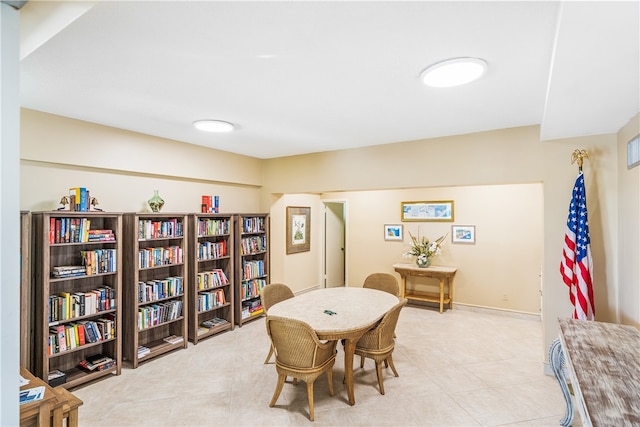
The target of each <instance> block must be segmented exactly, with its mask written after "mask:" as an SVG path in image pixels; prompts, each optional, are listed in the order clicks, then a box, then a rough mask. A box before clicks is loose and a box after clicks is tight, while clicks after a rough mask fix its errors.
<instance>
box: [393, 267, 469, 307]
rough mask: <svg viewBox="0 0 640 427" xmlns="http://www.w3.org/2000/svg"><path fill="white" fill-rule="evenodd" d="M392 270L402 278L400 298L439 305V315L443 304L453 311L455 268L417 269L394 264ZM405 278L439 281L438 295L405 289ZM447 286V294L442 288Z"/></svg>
mask: <svg viewBox="0 0 640 427" xmlns="http://www.w3.org/2000/svg"><path fill="white" fill-rule="evenodd" d="M393 268H394V269H395V270H396V272H397V273H398V274H400V277H401V278H402V283H401V285H400V298H407V299H413V300H419V301H428V302H435V303H439V304H440V313H442V310H443V308H444V305H445V304H449V309H450V310H451V309H453V276H455V274H456V271H458V269H457V268H455V267H441V266H431V267H418V266H417V265H415V264H394V265H393ZM407 276H416V277H431V278H434V279H438V280H439V281H440V293H437V294H436V293H433V292H421V291H416V290H412V289H407ZM445 285H447V293H446V294H445V292H444V288H445Z"/></svg>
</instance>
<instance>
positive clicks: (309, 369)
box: [267, 315, 337, 421]
mask: <svg viewBox="0 0 640 427" xmlns="http://www.w3.org/2000/svg"><path fill="white" fill-rule="evenodd" d="M267 333H268V334H269V337H270V338H271V342H272V343H273V347H274V348H275V354H276V372H278V383H277V385H276V390H275V392H274V393H273V398H272V399H271V402H270V403H269V407H273V406H275V404H276V401H277V400H278V397H279V396H280V392H281V391H282V388H283V386H284V383H285V381H286V379H287V376H290V377H293V378H296V379H299V380H302V381H304V382H305V383H307V399H308V400H309V419H310V420H311V421H313V383H314V382H315V380H316V378H318V377H319V376H320V375H321V374H322V373H324V372H326V373H327V380H328V382H329V394H330V395H331V396H333V395H334V392H333V365H334V364H335V361H336V343H337V342H336V341H327V342H321V341H320V340H319V339H318V335H317V334H316V332H315V331H314V330H313V329H312V328H311V326H309V325H308V324H307V323H305V322H302V321H300V320H294V319H287V318H284V317H277V316H269V315H267Z"/></svg>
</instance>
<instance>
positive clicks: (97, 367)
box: [78, 354, 117, 371]
mask: <svg viewBox="0 0 640 427" xmlns="http://www.w3.org/2000/svg"><path fill="white" fill-rule="evenodd" d="M116 363H117V361H116V360H115V359H113V358H111V357H109V356H105V355H103V354H96V355H93V356H90V357H87V358H86V359H82V360H81V361H80V363H79V364H78V366H80V367H81V368H83V369H86V370H87V371H106V370H107V369H111V368H113V367H114V366H116Z"/></svg>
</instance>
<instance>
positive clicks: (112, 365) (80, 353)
mask: <svg viewBox="0 0 640 427" xmlns="http://www.w3.org/2000/svg"><path fill="white" fill-rule="evenodd" d="M31 219H32V223H33V228H32V230H33V246H34V248H33V249H34V264H33V265H34V277H35V301H36V310H35V313H34V323H35V331H36V334H35V335H36V339H35V345H34V346H35V356H34V359H35V361H34V365H35V371H36V373H37V375H38V376H40V377H41V378H42V379H44V380H45V381H47V380H48V378H49V374H50V373H52V371H54V373H56V372H57V371H61V372H62V373H64V376H65V378H66V382H65V383H64V386H65V387H68V388H72V387H76V386H78V385H81V384H83V383H86V382H89V381H93V380H95V379H97V378H99V377H103V376H106V375H110V374H116V375H119V374H120V369H121V364H122V363H121V362H122V345H121V343H122V341H121V340H122V333H121V331H122V322H121V313H122V305H121V301H122V299H121V295H122V292H121V289H122V276H121V270H122V214H119V213H104V212H70V211H55V212H34V213H33V214H32V216H31ZM98 356H106V357H107V358H108V359H106V360H107V362H106V363H105V364H103V365H102V366H97V362H96V365H89V366H91V368H92V369H88V368H87V367H85V368H82V367H80V364H81V363H82V362H83V361H86V360H92V359H93V358H94V357H98Z"/></svg>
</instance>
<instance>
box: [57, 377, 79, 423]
mask: <svg viewBox="0 0 640 427" xmlns="http://www.w3.org/2000/svg"><path fill="white" fill-rule="evenodd" d="M53 391H54V393H55V394H56V397H57V398H58V401H60V402H64V404H63V405H62V409H61V411H59V412H60V416H59V422H60V424H56V423H57V422H58V419H56V417H55V416H54V417H53V418H52V423H51V425H52V426H56V425H60V426H61V425H62V420H63V419H65V418H66V419H67V427H78V408H79V407H80V406H81V405H82V403H83V402H82V400H80V399H79V398H77V397H76V396H74V395H73V393H71V392H70V391H69V390H67V389H66V388H64V387H63V386H61V385H60V386H58V387H55V388H54V389H53Z"/></svg>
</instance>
